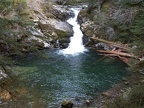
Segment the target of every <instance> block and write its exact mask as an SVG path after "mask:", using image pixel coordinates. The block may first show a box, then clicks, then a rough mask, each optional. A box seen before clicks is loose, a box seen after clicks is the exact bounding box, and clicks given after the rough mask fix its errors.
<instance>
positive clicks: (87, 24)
mask: <svg viewBox="0 0 144 108" xmlns="http://www.w3.org/2000/svg"><path fill="white" fill-rule="evenodd" d="M137 10H138V9H137V8H136V7H130V8H121V7H120V3H119V2H117V3H114V2H112V1H107V2H105V3H104V4H103V6H102V7H101V11H100V12H99V10H98V8H95V9H93V10H92V11H91V13H88V12H87V9H86V10H82V11H81V12H80V14H79V16H78V19H79V23H80V25H81V30H82V31H83V32H84V34H85V35H86V36H88V37H99V38H103V39H106V40H113V41H115V40H118V39H122V38H123V35H126V33H124V32H125V31H126V30H127V28H126V27H129V26H131V24H132V22H133V20H134V17H135V15H136V14H137ZM125 25H126V26H125ZM90 43H92V44H95V43H93V41H90Z"/></svg>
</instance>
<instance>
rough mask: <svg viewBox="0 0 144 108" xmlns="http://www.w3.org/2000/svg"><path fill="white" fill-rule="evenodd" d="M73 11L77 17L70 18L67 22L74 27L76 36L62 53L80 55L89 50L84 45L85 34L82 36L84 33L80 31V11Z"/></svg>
mask: <svg viewBox="0 0 144 108" xmlns="http://www.w3.org/2000/svg"><path fill="white" fill-rule="evenodd" d="M72 11H73V12H74V14H75V17H74V18H70V19H69V20H67V22H68V23H69V24H71V25H72V26H73V32H74V34H73V36H72V37H71V39H70V43H69V46H68V48H66V49H64V50H62V53H63V54H71V55H76V54H79V53H83V52H84V51H87V49H86V48H85V47H84V45H83V42H82V37H83V34H82V31H81V30H80V25H79V24H78V23H77V16H78V13H79V12H80V10H79V9H72Z"/></svg>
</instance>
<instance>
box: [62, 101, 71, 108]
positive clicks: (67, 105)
mask: <svg viewBox="0 0 144 108" xmlns="http://www.w3.org/2000/svg"><path fill="white" fill-rule="evenodd" d="M72 107H73V103H72V102H71V101H70V100H64V101H63V102H62V104H61V108H72Z"/></svg>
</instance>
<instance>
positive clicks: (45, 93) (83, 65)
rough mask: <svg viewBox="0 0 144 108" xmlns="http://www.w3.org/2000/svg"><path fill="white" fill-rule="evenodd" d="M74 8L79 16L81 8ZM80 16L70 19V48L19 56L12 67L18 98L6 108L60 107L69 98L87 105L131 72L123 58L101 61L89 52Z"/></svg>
mask: <svg viewBox="0 0 144 108" xmlns="http://www.w3.org/2000/svg"><path fill="white" fill-rule="evenodd" d="M74 11H75V13H76V16H77V14H78V12H79V11H78V10H74ZM76 16H75V17H74V20H73V19H70V20H69V22H70V23H71V24H74V25H76V26H74V25H73V26H74V31H75V32H74V37H72V38H71V43H70V45H69V47H68V48H67V49H65V50H44V51H41V54H42V55H45V56H43V57H41V56H36V55H34V54H33V53H31V54H27V55H26V56H25V57H21V58H18V57H17V58H16V59H15V61H16V64H17V65H16V66H15V67H13V68H12V70H14V74H15V75H16V76H18V77H17V78H16V80H15V82H14V83H13V85H15V86H16V90H15V91H16V95H18V98H17V99H14V100H13V101H10V102H8V103H7V104H4V105H3V106H1V107H2V108H58V107H59V106H60V104H61V102H62V101H63V100H65V99H68V100H71V101H73V103H74V104H75V105H77V106H83V103H84V101H85V100H86V99H90V100H93V99H95V98H96V96H97V94H98V93H100V92H102V91H104V90H107V89H109V88H110V87H111V86H112V85H113V84H116V83H118V82H119V81H120V80H121V79H122V77H124V76H126V75H127V71H126V69H125V67H126V65H125V64H123V63H122V62H121V61H118V60H115V59H111V58H107V59H103V60H101V61H99V59H101V56H99V55H97V53H96V52H95V51H92V50H90V51H86V49H85V48H84V46H83V45H82V36H83V35H82V33H81V31H80V30H79V25H78V24H77V22H76ZM73 21H74V22H73ZM85 51H86V52H85ZM41 54H40V55H41ZM17 84H18V85H17Z"/></svg>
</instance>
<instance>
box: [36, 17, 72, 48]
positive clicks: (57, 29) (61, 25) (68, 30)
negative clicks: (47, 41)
mask: <svg viewBox="0 0 144 108" xmlns="http://www.w3.org/2000/svg"><path fill="white" fill-rule="evenodd" d="M38 25H39V27H40V29H41V30H42V32H43V33H44V35H46V36H47V37H50V38H51V39H52V43H54V44H56V42H57V40H60V41H59V42H60V43H59V44H61V47H64V48H65V47H67V46H68V43H69V38H70V36H71V35H72V34H73V31H72V26H71V25H70V24H68V23H67V22H64V21H61V20H56V19H51V18H49V19H47V20H40V21H39V22H38ZM61 40H65V41H61Z"/></svg>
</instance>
